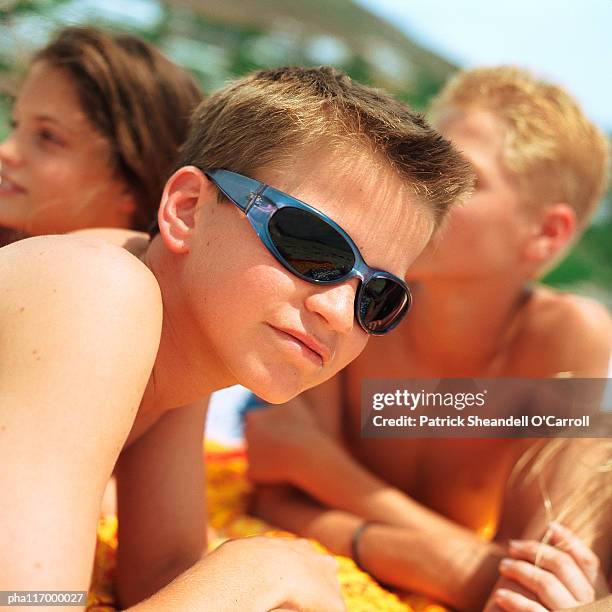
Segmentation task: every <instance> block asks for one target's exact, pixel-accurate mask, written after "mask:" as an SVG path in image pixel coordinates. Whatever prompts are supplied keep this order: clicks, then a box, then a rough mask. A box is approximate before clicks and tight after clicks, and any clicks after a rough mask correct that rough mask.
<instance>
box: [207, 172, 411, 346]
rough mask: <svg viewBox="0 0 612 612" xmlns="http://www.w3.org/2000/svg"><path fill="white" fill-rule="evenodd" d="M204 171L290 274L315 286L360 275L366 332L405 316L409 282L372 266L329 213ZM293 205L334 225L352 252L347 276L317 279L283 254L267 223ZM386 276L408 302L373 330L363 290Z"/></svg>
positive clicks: (253, 183)
mask: <svg viewBox="0 0 612 612" xmlns="http://www.w3.org/2000/svg"><path fill="white" fill-rule="evenodd" d="M204 174H205V175H206V176H207V177H208V178H209V179H210V180H211V181H212V182H213V183H214V184H215V185H216V186H217V188H218V189H219V190H220V191H221V192H222V193H223V194H224V195H225V197H226V198H227V199H228V200H230V202H232V203H233V204H235V205H236V206H237V207H238V208H239V209H240V210H241V211H242V212H243V213H244V214H245V215H246V216H247V219H248V220H249V222H250V223H251V225H252V227H253V229H254V230H255V232H256V233H257V235H258V236H259V239H260V240H261V241H262V242H263V244H264V245H265V247H266V248H267V249H268V251H270V253H272V255H274V257H275V258H276V259H277V260H278V261H279V263H281V264H282V265H283V267H284V268H286V269H287V270H288V271H289V272H291V274H293V275H294V276H297V277H298V278H301V279H302V280H305V281H306V282H308V283H313V284H315V285H337V284H339V283H343V282H344V281H346V280H348V279H350V278H358V279H359V280H360V284H359V290H358V292H357V295H356V296H355V318H356V319H357V321H358V323H359V325H360V327H361V328H362V329H363V330H364V331H365V332H366V333H367V334H371V335H374V336H382V335H384V334H386V333H388V332H390V331H391V330H392V329H394V328H395V327H396V326H397V325H398V324H399V323H400V322H401V320H402V319H403V318H404V316H405V315H406V313H407V312H408V310H410V306H411V304H412V294H411V292H410V289H409V288H408V285H406V283H405V282H404V281H403V280H402V279H401V278H398V277H397V276H395V275H393V274H391V273H390V272H385V271H384V270H379V269H377V268H371V267H370V266H368V265H367V264H366V262H365V260H364V259H363V257H362V255H361V253H360V252H359V249H358V248H357V245H356V244H355V243H354V242H353V239H352V238H351V237H350V236H349V235H348V234H347V233H346V232H345V231H344V230H343V229H342V228H341V227H340V226H339V225H338V224H337V223H336V222H335V221H334V220H333V219H330V218H329V217H328V216H327V215H326V214H324V213H322V212H320V211H319V210H317V209H316V208H314V207H312V206H310V205H309V204H306V202H302V201H301V200H298V199H297V198H294V197H293V196H290V195H288V194H286V193H284V192H282V191H279V190H278V189H275V188H274V187H270V186H269V185H266V184H265V183H262V182H260V181H258V180H256V179H252V178H249V177H247V176H243V175H242V174H238V173H237V172H232V171H231V170H224V169H221V168H217V169H214V170H206V171H204ZM285 207H290V208H298V209H301V210H304V211H307V212H308V213H310V214H312V215H314V216H315V217H317V218H319V219H321V220H322V221H324V222H325V223H327V224H328V225H330V226H331V227H332V229H334V230H335V231H336V232H338V233H339V234H340V236H342V238H343V239H344V240H345V241H346V243H347V244H348V245H349V247H350V248H351V250H352V252H353V258H354V260H355V261H354V263H353V267H352V269H351V270H350V271H349V272H348V273H347V274H346V275H344V276H342V277H340V278H337V279H333V280H318V279H314V278H310V277H308V276H304V275H303V274H301V273H300V272H299V271H298V270H296V269H295V268H293V266H291V264H290V263H289V262H288V261H287V260H286V259H285V258H284V257H283V255H282V254H281V253H280V252H279V250H278V249H277V248H276V246H275V244H274V242H273V241H272V238H271V237H270V233H269V230H268V223H269V221H270V219H271V218H272V215H273V214H274V213H275V212H276V211H277V210H280V209H281V208H285ZM376 278H384V279H388V280H391V281H393V282H394V283H397V284H398V285H400V287H402V288H403V289H404V291H405V293H406V304H405V305H404V307H403V310H402V311H401V312H400V314H399V315H398V316H397V317H396V319H395V320H394V321H393V322H392V324H391V325H390V326H389V327H386V328H385V329H384V330H383V331H373V330H370V329H368V328H367V327H366V325H365V323H364V322H363V321H362V317H361V313H360V312H359V304H360V303H361V297H362V292H363V290H364V287H365V286H366V284H367V283H368V282H369V281H371V280H372V279H376Z"/></svg>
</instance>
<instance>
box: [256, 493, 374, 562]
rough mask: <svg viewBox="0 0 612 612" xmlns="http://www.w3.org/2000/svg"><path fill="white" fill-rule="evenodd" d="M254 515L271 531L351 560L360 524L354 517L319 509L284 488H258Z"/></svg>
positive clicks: (304, 497) (301, 496)
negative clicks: (275, 529)
mask: <svg viewBox="0 0 612 612" xmlns="http://www.w3.org/2000/svg"><path fill="white" fill-rule="evenodd" d="M255 512H256V514H257V515H258V516H260V517H261V518H262V519H264V520H265V521H267V522H268V523H270V524H271V525H274V526H275V527H278V528H280V529H284V530H285V531H289V532H291V533H294V534H296V535H299V536H301V537H304V538H311V539H313V540H316V541H318V542H320V543H321V544H323V545H324V546H326V547H327V548H329V550H331V551H332V552H334V553H335V554H337V555H344V556H347V557H350V556H351V536H352V534H353V532H354V530H355V529H357V527H358V526H359V525H361V523H363V519H361V518H359V517H358V516H355V515H354V514H350V513H348V512H345V511H343V510H332V509H329V508H323V507H322V506H320V505H318V504H317V503H316V502H314V501H313V500H311V499H308V498H307V497H306V496H305V495H303V494H302V493H300V492H299V491H297V490H295V489H294V488H292V487H290V486H288V485H266V486H261V487H258V489H257V493H256V504H255Z"/></svg>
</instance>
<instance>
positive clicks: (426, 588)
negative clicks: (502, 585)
mask: <svg viewBox="0 0 612 612" xmlns="http://www.w3.org/2000/svg"><path fill="white" fill-rule="evenodd" d="M258 510H259V512H260V513H261V515H262V516H263V518H264V519H266V520H268V521H269V522H271V523H273V524H275V525H278V526H279V527H282V528H283V529H287V530H288V531H292V532H294V533H297V534H299V535H301V536H304V537H310V538H314V539H316V540H318V541H319V542H321V543H322V544H324V545H325V546H327V547H328V548H329V549H330V550H331V551H332V552H334V553H336V554H341V555H345V556H349V557H350V556H351V539H352V536H353V533H354V531H355V529H356V528H357V527H358V526H359V525H361V524H362V523H363V519H362V518H360V517H357V516H355V515H352V514H350V513H347V512H343V511H338V510H329V509H324V508H321V507H320V506H318V505H317V504H315V503H313V502H312V501H309V500H307V499H305V498H304V497H303V496H300V495H299V494H296V492H295V491H292V490H291V489H290V488H289V487H265V488H262V489H261V490H260V492H259V494H258ZM432 514H433V513H432ZM359 553H360V562H361V564H362V566H363V568H364V569H365V570H366V571H368V572H370V573H371V574H372V576H373V577H374V578H376V579H377V580H379V581H381V582H383V583H386V584H390V585H393V586H395V587H398V588H401V589H403V590H407V591H412V592H416V593H420V594H424V595H428V596H430V597H433V598H434V599H437V600H439V601H443V602H445V603H448V604H450V605H451V606H453V607H455V608H458V609H462V610H477V609H482V608H483V606H484V603H485V602H486V600H487V597H488V596H489V593H490V592H491V589H492V588H493V585H494V584H495V581H496V580H497V578H498V576H499V573H498V570H497V566H498V564H499V561H500V560H501V558H502V556H503V554H504V551H503V548H502V547H501V546H499V545H496V544H493V543H488V542H484V541H482V540H481V539H480V538H478V537H477V536H476V535H475V534H474V533H472V532H470V531H468V530H467V529H464V528H462V527H459V526H457V525H455V524H453V523H451V522H450V521H447V520H445V519H443V518H442V517H438V521H437V522H436V523H435V527H434V528H431V524H430V528H427V525H423V526H420V527H419V526H415V527H414V528H410V529H408V528H401V527H393V526H388V525H378V524H374V525H370V526H369V527H368V528H367V529H366V530H365V531H364V533H363V534H362V537H361V539H360V541H359Z"/></svg>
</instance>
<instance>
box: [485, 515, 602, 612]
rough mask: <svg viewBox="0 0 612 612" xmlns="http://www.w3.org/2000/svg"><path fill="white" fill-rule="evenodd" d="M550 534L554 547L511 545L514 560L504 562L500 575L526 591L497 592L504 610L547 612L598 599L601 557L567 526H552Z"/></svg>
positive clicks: (496, 598)
mask: <svg viewBox="0 0 612 612" xmlns="http://www.w3.org/2000/svg"><path fill="white" fill-rule="evenodd" d="M549 533H550V535H551V537H550V544H544V543H542V542H537V541H532V540H515V541H511V542H510V547H509V553H510V555H511V557H512V559H504V560H502V562H501V564H500V573H501V575H502V576H503V577H504V578H506V579H508V580H511V581H513V582H514V583H516V584H517V585H520V587H522V588H521V589H518V591H520V592H518V591H514V590H510V589H505V588H504V589H498V590H497V591H495V593H494V601H495V603H496V604H497V605H498V606H499V607H500V608H501V609H502V610H506V611H507V612H543V611H546V610H559V609H565V608H573V607H576V606H578V605H580V604H583V603H589V602H592V601H594V600H595V594H596V593H595V585H596V584H599V581H600V576H599V559H598V557H597V556H596V555H595V553H593V551H592V550H591V549H590V548H589V547H588V546H586V545H585V544H584V542H582V541H581V540H580V539H579V538H578V537H576V535H575V534H574V533H573V532H572V531H570V530H569V529H567V528H566V527H562V526H561V525H558V524H557V523H552V524H551V525H550V532H549ZM525 592H527V593H529V597H528V596H526V595H525V594H524V593H525Z"/></svg>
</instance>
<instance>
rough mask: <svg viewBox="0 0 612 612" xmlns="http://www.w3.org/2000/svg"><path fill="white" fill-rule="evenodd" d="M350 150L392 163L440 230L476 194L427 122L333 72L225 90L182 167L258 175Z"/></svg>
mask: <svg viewBox="0 0 612 612" xmlns="http://www.w3.org/2000/svg"><path fill="white" fill-rule="evenodd" d="M347 150H353V151H354V152H355V155H356V156H357V155H361V154H363V152H364V151H365V152H367V153H371V154H372V156H373V157H374V158H376V159H380V160H382V161H383V162H384V163H386V164H387V165H388V167H389V169H390V170H391V171H393V172H395V173H396V174H397V175H399V176H400V177H401V178H403V179H405V181H406V183H407V184H408V186H409V187H410V188H411V189H412V191H413V193H414V194H415V196H417V201H418V203H419V204H422V205H424V206H425V207H427V208H428V209H429V210H430V211H431V213H432V216H433V218H434V219H435V221H436V223H438V222H439V221H440V220H441V219H442V217H443V216H444V214H445V213H446V211H447V209H448V208H449V206H450V205H451V204H452V203H453V202H455V201H457V200H461V199H463V198H465V197H467V195H468V194H469V192H470V190H471V186H472V181H473V178H472V171H471V169H470V166H469V164H468V163H467V162H466V161H465V160H464V158H463V157H462V156H461V155H460V154H459V153H458V152H457V151H455V149H454V148H453V147H452V145H451V144H450V142H448V141H447V140H445V139H444V138H442V137H441V136H440V135H439V134H438V133H437V132H435V131H434V130H433V128H431V127H430V126H429V124H428V123H427V122H426V121H425V119H424V118H423V117H422V116H420V115H418V114H416V113H414V112H413V111H412V110H410V109H409V108H408V107H407V106H406V105H404V104H402V103H400V102H398V101H397V100H395V99H393V98H392V97H391V96H389V95H388V94H386V93H384V92H383V91H381V90H378V89H373V88H371V87H368V86H366V85H362V84H360V83H357V82H355V81H353V80H351V79H350V78H349V77H348V76H347V75H345V74H343V73H342V72H339V71H337V70H335V69H333V68H329V67H320V68H297V67H285V68H277V69H273V70H263V71H260V72H255V73H254V74H251V75H249V76H246V77H244V78H241V79H239V80H237V81H235V82H234V83H232V84H230V85H229V86H227V87H225V88H224V89H222V90H220V91H218V92H217V93H215V94H214V95H212V96H211V97H210V98H208V99H207V100H205V101H203V102H202V103H201V104H200V106H199V107H198V108H197V110H196V112H195V113H194V115H193V117H192V128H191V132H190V135H189V137H188V139H187V141H186V143H185V144H184V146H183V147H182V150H181V153H180V155H179V165H194V166H197V167H198V168H200V169H202V170H207V169H212V168H224V169H226V170H232V171H234V172H239V173H241V174H245V175H250V176H253V175H254V174H255V173H256V172H257V170H260V169H263V168H270V169H279V168H280V169H282V168H284V167H288V165H289V164H290V163H291V162H293V161H296V160H299V159H300V157H302V156H305V155H307V154H308V153H309V152H312V151H317V153H318V154H320V153H321V151H326V152H329V153H331V154H332V155H333V154H334V153H337V154H338V155H344V156H347V153H346V151H347ZM349 161H350V153H349Z"/></svg>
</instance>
